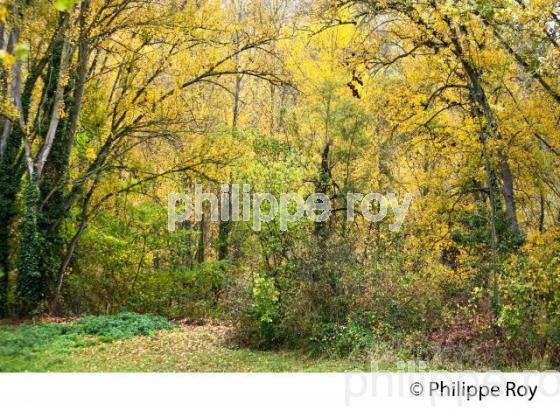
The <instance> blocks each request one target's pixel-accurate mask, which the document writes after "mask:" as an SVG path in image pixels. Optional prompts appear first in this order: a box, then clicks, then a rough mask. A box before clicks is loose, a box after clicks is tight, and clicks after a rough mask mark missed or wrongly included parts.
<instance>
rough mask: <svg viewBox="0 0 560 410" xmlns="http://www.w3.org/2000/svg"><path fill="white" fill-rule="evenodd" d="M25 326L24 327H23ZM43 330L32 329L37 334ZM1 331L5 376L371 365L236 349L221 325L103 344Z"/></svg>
mask: <svg viewBox="0 0 560 410" xmlns="http://www.w3.org/2000/svg"><path fill="white" fill-rule="evenodd" d="M23 326H26V325H23ZM41 326H44V325H38V326H35V328H36V329H37V328H39V329H40V328H41ZM20 327H22V326H21V325H19V326H13V325H4V326H1V327H0V339H1V340H0V342H2V343H3V344H4V347H5V348H9V347H10V346H9V345H11V347H12V349H11V350H10V351H5V352H2V350H1V348H0V371H3V372H21V371H30V372H47V371H51V372H329V371H352V370H360V371H368V370H369V369H370V363H369V359H368V358H365V357H362V358H355V359H327V358H314V357H309V356H308V355H306V354H304V353H301V352H294V351H260V350H251V349H246V348H236V347H233V346H231V344H230V343H229V342H228V335H229V334H230V332H231V328H229V327H227V326H224V325H219V324H205V325H186V324H180V325H178V326H176V327H174V328H173V329H166V330H159V331H156V332H155V333H153V334H152V335H149V336H136V337H132V338H127V339H123V340H115V341H112V342H104V341H101V340H99V339H98V338H94V337H86V338H79V339H76V338H71V339H72V340H71V342H69V340H68V338H67V337H65V336H64V335H62V336H60V337H59V336H56V337H51V338H49V341H48V343H43V342H42V343H35V342H33V338H34V337H35V336H31V337H30V336H26V339H25V340H23V341H22V340H18V341H16V339H15V338H14V334H15V333H16V332H18V328H20Z"/></svg>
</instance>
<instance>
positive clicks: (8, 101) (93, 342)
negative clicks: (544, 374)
mask: <svg viewBox="0 0 560 410" xmlns="http://www.w3.org/2000/svg"><path fill="white" fill-rule="evenodd" d="M0 101H1V102H0V319H1V321H0V371H11V370H39V371H42V370H53V369H55V370H56V369H59V370H60V369H63V370H68V369H71V370H78V371H85V370H100V369H101V370H123V369H124V370H141V371H144V370H152V371H153V370H166V371H169V370H180V371H204V370H206V371H224V370H230V371H238V370H245V371H263V370H264V371H276V370H278V371H284V370H306V369H307V370H315V371H317V370H318V371H329V370H350V369H353V368H364V367H365V368H367V366H369V364H370V361H372V360H376V361H381V362H383V360H384V361H385V362H384V363H385V365H383V366H386V367H387V368H389V369H391V368H394V367H395V366H396V363H397V361H398V360H419V361H423V362H426V363H428V366H429V368H432V369H459V368H460V369H464V368H466V369H487V368H498V369H513V370H520V369H558V368H560V173H559V169H560V2H559V1H558V0H313V1H312V0H0ZM197 187H203V188H202V189H203V190H204V191H205V192H206V193H208V194H214V195H216V197H218V198H219V202H220V206H221V207H222V208H224V204H225V208H228V207H231V202H230V201H229V199H230V197H231V195H232V194H233V192H234V187H248V188H247V189H248V191H247V192H248V193H259V192H266V193H270V194H271V195H272V196H274V197H275V198H279V197H281V195H283V194H286V193H294V194H297V195H298V196H299V197H301V198H302V200H305V199H306V198H309V196H310V195H312V194H317V193H318V194H321V195H322V196H323V197H326V198H328V199H329V200H330V203H331V212H330V215H329V217H328V218H323V219H321V218H315V219H313V218H299V219H296V218H293V219H292V218H290V219H288V220H286V219H287V218H286V217H282V215H281V214H280V213H279V212H280V210H278V209H276V208H275V207H273V206H272V203H269V204H268V205H266V204H264V203H261V205H262V206H263V209H265V210H266V211H267V218H266V219H265V220H263V221H262V223H259V229H254V228H255V227H254V221H253V220H251V219H249V218H237V220H234V219H233V218H232V219H230V220H223V218H222V219H220V218H218V219H216V218H215V217H214V210H213V209H212V208H211V206H210V205H211V204H210V203H209V201H205V202H204V203H203V205H202V206H201V208H200V209H198V211H199V212H198V215H197V216H198V218H184V220H181V221H180V222H178V223H177V224H176V226H174V229H169V223H168V221H169V210H170V198H171V196H172V195H173V194H176V193H182V194H183V195H189V196H193V195H195V192H197V189H199V188H197ZM230 188H231V189H230ZM350 193H361V195H362V196H361V197H360V199H361V198H362V197H363V196H364V195H366V194H369V193H379V194H380V195H378V196H374V197H373V198H374V200H372V201H371V202H369V204H368V203H367V202H366V205H364V202H362V203H361V204H360V202H359V201H349V200H348V198H349V196H348V195H349V194H350ZM405 198H409V199H410V203H409V206H408V205H407V206H408V207H407V209H406V215H405V214H404V213H403V214H402V215H400V214H399V213H398V212H397V211H396V210H397V209H398V208H396V206H397V204H398V205H399V206H400V205H401V204H402V203H403V201H405ZM387 201H389V206H388V205H387ZM391 201H396V202H391ZM173 205H177V208H180V207H181V204H180V201H179V202H177V203H176V204H175V203H174V204H173ZM284 205H286V204H284ZM266 206H268V208H266ZM287 206H288V208H289V209H291V210H292V213H293V212H294V208H293V202H291V203H290V204H288V205H287ZM387 209H388V212H386V219H385V220H383V221H380V222H379V221H376V220H372V218H368V217H367V215H371V214H375V212H379V213H382V211H384V210H385V211H386V210H387ZM393 210H395V212H393ZM349 212H351V214H352V215H353V217H352V218H348V217H347V216H348V215H349ZM397 225H398V229H394V228H395V226H397ZM100 346H101V347H100ZM119 346H120V347H119ZM119 349H121V350H119ZM127 352H128V353H127ZM127 354H128V356H127ZM96 355H99V356H96ZM111 355H113V356H111ZM101 356H103V357H101ZM163 356H166V357H163ZM169 356H172V357H171V358H170V357H169ZM53 357H54V359H53ZM92 357H94V358H95V357H97V359H95V360H97V361H96V362H93V363H92V360H94V359H92ZM123 357H124V358H123ZM49 360H51V361H49ZM135 360H136V361H138V360H140V362H134V363H132V362H133V361H135ZM301 361H304V362H305V363H306V364H305V366H304V365H303V364H302V362H301ZM49 363H50V364H49ZM302 366H303V367H302Z"/></svg>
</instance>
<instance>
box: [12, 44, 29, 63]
mask: <svg viewBox="0 0 560 410" xmlns="http://www.w3.org/2000/svg"><path fill="white" fill-rule="evenodd" d="M28 55H29V46H28V45H27V44H24V43H19V44H18V45H16V50H15V56H16V59H17V60H25V59H26V58H27V56H28Z"/></svg>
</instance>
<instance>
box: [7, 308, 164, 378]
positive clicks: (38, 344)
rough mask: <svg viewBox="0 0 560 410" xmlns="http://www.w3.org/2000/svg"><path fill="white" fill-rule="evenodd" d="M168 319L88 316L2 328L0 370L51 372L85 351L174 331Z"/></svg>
mask: <svg viewBox="0 0 560 410" xmlns="http://www.w3.org/2000/svg"><path fill="white" fill-rule="evenodd" d="M172 327H173V324H172V323H170V322H169V321H168V320H166V319H164V318H162V317H159V316H152V315H139V314H136V313H120V314H118V315H115V316H86V317H84V318H82V319H80V320H77V321H75V322H73V323H43V324H24V325H19V326H2V327H0V371H4V372H6V371H39V372H40V371H49V370H51V369H53V368H57V367H58V366H60V365H62V366H64V365H63V363H66V362H67V360H68V358H69V357H71V354H72V353H73V352H75V351H79V350H80V349H82V348H85V347H89V346H95V345H99V344H102V343H108V342H113V341H116V340H126V339H130V338H133V337H135V336H142V335H144V336H145V335H149V334H153V333H154V332H155V331H157V330H161V329H171V328H172Z"/></svg>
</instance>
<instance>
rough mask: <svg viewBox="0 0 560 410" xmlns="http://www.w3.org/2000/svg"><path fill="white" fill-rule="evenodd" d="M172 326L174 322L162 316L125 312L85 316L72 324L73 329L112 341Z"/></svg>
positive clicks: (143, 334)
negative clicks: (111, 314)
mask: <svg viewBox="0 0 560 410" xmlns="http://www.w3.org/2000/svg"><path fill="white" fill-rule="evenodd" d="M171 327H173V324H172V323H171V322H169V321H168V320H167V319H165V318H163V317H161V316H155V315H141V314H138V313H132V312H123V313H119V314H117V315H114V316H85V317H84V318H82V319H80V320H79V321H77V322H76V323H75V324H74V325H73V326H72V331H73V332H75V333H77V334H83V335H90V336H100V337H101V338H102V339H103V340H106V341H112V340H117V339H128V338H131V337H134V336H146V335H149V334H151V333H152V332H154V331H156V330H161V329H170V328H171Z"/></svg>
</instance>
